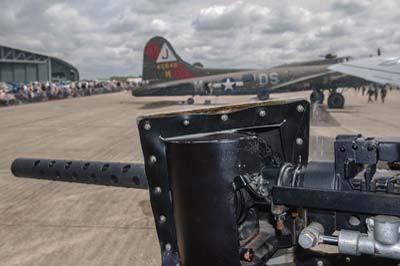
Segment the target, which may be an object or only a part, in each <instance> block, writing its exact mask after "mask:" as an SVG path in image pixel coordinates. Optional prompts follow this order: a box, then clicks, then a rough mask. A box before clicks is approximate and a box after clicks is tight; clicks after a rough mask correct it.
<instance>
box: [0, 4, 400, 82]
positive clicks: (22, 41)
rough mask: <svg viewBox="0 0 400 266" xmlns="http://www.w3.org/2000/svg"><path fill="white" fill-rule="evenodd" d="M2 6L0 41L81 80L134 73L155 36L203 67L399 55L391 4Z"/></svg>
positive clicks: (398, 12) (399, 11)
mask: <svg viewBox="0 0 400 266" xmlns="http://www.w3.org/2000/svg"><path fill="white" fill-rule="evenodd" d="M0 10H7V12H3V13H2V15H1V16H0V43H1V44H4V45H10V46H15V47H19V48H22V49H28V50H33V51H37V52H41V53H48V54H51V55H55V56H58V57H61V58H63V59H65V60H67V61H70V62H71V63H72V64H74V65H76V66H77V67H78V68H79V69H80V71H81V76H82V77H83V78H97V77H108V76H111V75H114V74H119V75H125V74H137V75H140V74H141V68H142V55H143V47H144V45H145V43H146V41H147V40H148V39H150V38H151V37H152V36H154V35H162V36H165V37H166V38H167V39H169V40H170V41H171V43H172V44H173V46H174V48H175V50H176V51H177V52H178V53H179V54H180V55H181V56H182V57H183V58H184V59H186V60H188V61H189V62H196V61H200V62H202V63H203V64H204V65H205V66H210V67H235V68H238V67H240V68H245V67H252V68H256V67H266V66H270V65H275V64H281V63H286V62H288V61H300V60H307V59H309V60H312V59H315V58H317V57H318V56H320V55H322V54H324V53H328V52H335V53H338V54H343V55H356V56H357V55H366V54H369V53H373V52H375V51H376V49H377V48H378V47H381V48H382V50H383V51H384V52H387V53H392V52H396V51H397V52H399V50H400V34H399V33H398V26H397V20H398V17H399V16H400V2H399V1H396V0H385V1H381V0H366V1H358V0H327V1H323V2H321V1H317V0H302V1H291V0H280V1H275V0H253V1H251V2H249V1H230V0H217V1H212V0H193V1H183V0H151V1H147V0H135V1H131V0H113V1H108V0H85V1H82V0H69V1H67V0H35V1H30V0H19V1H13V0H1V1H0Z"/></svg>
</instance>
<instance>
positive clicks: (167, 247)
mask: <svg viewBox="0 0 400 266" xmlns="http://www.w3.org/2000/svg"><path fill="white" fill-rule="evenodd" d="M171 249H172V246H171V244H170V243H167V244H165V250H166V251H171Z"/></svg>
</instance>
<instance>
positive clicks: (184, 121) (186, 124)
mask: <svg viewBox="0 0 400 266" xmlns="http://www.w3.org/2000/svg"><path fill="white" fill-rule="evenodd" d="M182 124H183V125H184V126H185V127H187V126H189V125H190V120H189V119H185V120H183V122H182Z"/></svg>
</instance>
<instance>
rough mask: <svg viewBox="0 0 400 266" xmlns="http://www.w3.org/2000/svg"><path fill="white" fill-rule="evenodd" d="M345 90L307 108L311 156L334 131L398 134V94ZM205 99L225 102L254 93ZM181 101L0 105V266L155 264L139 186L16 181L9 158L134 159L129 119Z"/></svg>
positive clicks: (324, 149) (327, 150) (328, 149)
mask: <svg viewBox="0 0 400 266" xmlns="http://www.w3.org/2000/svg"><path fill="white" fill-rule="evenodd" d="M309 94H310V92H300V93H290V94H279V95H273V98H281V97H287V96H288V97H297V96H300V97H306V98H308V96H309ZM345 95H346V107H345V108H344V109H343V110H326V106H324V105H323V106H322V107H321V106H320V107H315V108H314V109H313V120H312V125H313V126H312V129H311V134H312V138H311V149H312V151H311V157H312V158H313V159H321V158H322V159H327V158H332V156H333V147H332V143H333V139H334V137H335V136H336V135H337V134H342V133H344V134H353V133H363V135H365V136H378V137H384V136H400V131H399V129H400V116H399V112H398V111H399V106H400V93H399V92H398V91H393V92H389V93H388V97H387V99H386V100H387V103H385V104H382V103H380V102H379V103H373V104H367V97H366V96H364V97H363V96H361V92H359V93H358V94H356V93H355V92H354V91H348V92H346V93H345ZM207 99H211V100H212V101H213V104H226V103H237V102H245V101H249V100H250V101H251V100H254V97H252V96H232V97H218V98H215V97H207ZM182 100H185V98H184V97H154V98H152V97H146V98H133V97H131V96H130V95H129V93H126V92H123V93H116V94H108V95H98V96H91V97H85V98H77V99H66V100H60V101H52V102H45V103H37V104H29V105H21V106H14V107H7V108H0V121H1V122H0V147H1V156H0V265H6V266H14V265H18V266H37V265H41V266H54V265H57V266H67V265H68V266H70V265H76V266H77V265H85V266H98V265H106V266H108V265H109V266H116V265H118V266H119V265H121V266H122V265H124V266H125V265H126V266H128V265H129V266H136V265H137V266H142V265H154V266H159V265H161V264H160V255H159V253H160V252H159V246H158V240H157V236H156V232H155V227H154V221H153V217H152V214H151V208H150V203H149V197H148V192H147V191H139V190H133V189H125V188H112V187H103V186H94V185H83V184H72V183H62V182H50V181H43V180H32V179H20V178H15V177H13V176H12V174H11V173H10V170H9V169H10V165H11V162H12V161H13V159H14V158H17V157H39V158H40V157H41V158H54V159H82V160H96V161H115V162H135V161H136V162H137V161H142V157H141V156H142V155H141V149H140V145H139V138H138V131H137V129H136V117H137V116H139V115H142V114H147V113H155V112H159V111H162V112H164V111H169V110H178V109H182V108H184V109H188V108H191V107H188V106H183V105H180V104H179V101H182ZM196 100H197V101H198V102H200V101H201V102H202V101H204V98H197V99H196ZM202 107H204V106H203V105H201V104H195V106H194V108H202Z"/></svg>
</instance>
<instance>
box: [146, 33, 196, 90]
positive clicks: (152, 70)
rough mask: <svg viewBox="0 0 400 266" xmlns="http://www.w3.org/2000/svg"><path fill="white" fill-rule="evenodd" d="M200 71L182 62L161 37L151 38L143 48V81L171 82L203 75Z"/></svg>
mask: <svg viewBox="0 0 400 266" xmlns="http://www.w3.org/2000/svg"><path fill="white" fill-rule="evenodd" d="M202 72H203V71H202V69H200V68H197V67H194V66H192V65H191V64H189V63H187V62H185V61H183V60H182V59H181V58H180V56H179V55H178V54H177V53H176V52H175V50H174V48H173V47H172V45H171V44H170V43H169V42H168V41H167V40H166V39H165V38H163V37H159V36H156V37H153V38H151V39H150V40H149V41H148V42H147V43H146V46H145V47H144V53H143V73H142V78H143V80H148V81H150V82H151V81H171V80H179V79H187V78H192V77H198V76H202V75H204V73H202Z"/></svg>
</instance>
